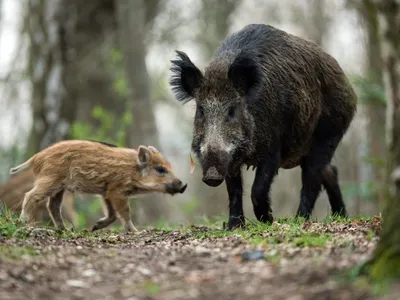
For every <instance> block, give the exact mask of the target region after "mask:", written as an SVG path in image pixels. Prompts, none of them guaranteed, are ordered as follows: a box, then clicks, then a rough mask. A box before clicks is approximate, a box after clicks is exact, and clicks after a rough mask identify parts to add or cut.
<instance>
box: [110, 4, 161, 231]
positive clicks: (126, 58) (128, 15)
mask: <svg viewBox="0 0 400 300" xmlns="http://www.w3.org/2000/svg"><path fill="white" fill-rule="evenodd" d="M157 4H158V1H149V2H147V1H146V3H145V1H143V0H135V1H131V0H119V1H117V2H116V5H117V8H116V13H117V22H118V35H119V42H120V43H119V44H120V47H121V52H122V57H123V62H124V63H123V64H124V71H125V78H126V81H127V86H128V99H129V103H130V111H131V114H132V122H133V124H132V126H130V128H129V130H128V136H127V145H128V146H129V147H134V148H137V147H138V146H139V145H146V146H148V145H153V146H155V147H156V148H158V149H159V150H160V151H162V149H161V146H160V142H159V138H158V131H157V127H156V123H155V116H154V112H153V107H152V102H151V99H150V91H149V75H148V71H147V66H146V61H145V59H146V45H145V41H144V40H145V36H146V32H145V29H146V28H145V25H146V21H147V20H146V19H147V18H153V17H154V15H155V12H156V9H155V8H154V7H153V5H157ZM147 5H150V7H149V8H148V9H150V8H151V12H150V11H149V10H146V6H147ZM163 197H165V196H162V195H160V194H152V195H151V196H142V197H140V200H139V201H138V202H137V203H136V208H137V209H135V210H134V211H135V212H137V211H140V210H142V211H143V213H142V215H144V216H143V217H142V216H140V214H139V216H137V219H136V220H135V221H136V222H137V223H142V222H144V219H145V220H146V221H147V222H152V221H156V220H158V219H159V218H160V217H167V213H168V210H167V209H168V206H167V203H166V201H165V200H164V199H162V198H163Z"/></svg>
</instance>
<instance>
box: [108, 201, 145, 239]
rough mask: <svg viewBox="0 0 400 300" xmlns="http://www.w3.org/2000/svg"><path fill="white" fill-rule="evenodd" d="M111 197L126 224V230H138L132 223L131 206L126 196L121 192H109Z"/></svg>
mask: <svg viewBox="0 0 400 300" xmlns="http://www.w3.org/2000/svg"><path fill="white" fill-rule="evenodd" d="M109 199H110V201H111V203H112V205H113V207H114V209H115V211H116V212H117V215H118V217H119V219H120V221H121V223H122V224H123V225H124V230H125V231H126V232H137V231H138V230H137V229H136V228H135V226H134V225H133V223H132V220H131V208H130V206H129V202H128V199H127V197H126V196H124V195H121V194H119V193H118V194H109Z"/></svg>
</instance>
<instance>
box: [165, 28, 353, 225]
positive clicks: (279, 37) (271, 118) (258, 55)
mask: <svg viewBox="0 0 400 300" xmlns="http://www.w3.org/2000/svg"><path fill="white" fill-rule="evenodd" d="M177 54H178V59H177V60H172V61H171V63H172V67H171V71H172V77H171V80H170V85H171V88H172V90H173V92H174V94H175V96H176V98H177V100H178V101H180V102H183V103H186V102H188V101H190V100H191V99H195V101H196V114H195V118H194V131H193V140H192V145H191V147H192V151H193V152H194V153H195V155H196V156H197V158H198V159H199V161H200V164H201V166H202V169H203V181H204V182H205V183H206V184H207V185H209V186H218V185H220V184H221V183H222V182H223V181H224V180H225V182H226V185H227V191H228V194H229V223H228V228H230V229H233V228H235V227H237V226H242V225H244V216H243V209H242V193H243V187H242V178H241V167H242V166H243V165H247V166H248V167H250V166H253V167H256V168H257V170H256V176H255V179H254V183H253V186H252V190H251V199H252V202H253V207H254V213H255V215H256V217H257V219H258V220H260V221H264V222H271V221H272V220H273V217H272V210H271V205H270V197H269V193H270V187H271V184H272V182H273V180H274V178H275V176H276V174H277V173H278V170H279V168H285V169H290V168H294V167H296V166H300V167H301V168H302V184H303V186H302V190H301V197H300V205H299V209H298V211H297V216H304V217H306V218H309V217H310V215H311V213H312V210H313V207H314V204H315V201H316V199H317V197H318V195H319V193H320V191H321V189H322V187H324V188H325V189H326V190H327V193H328V196H329V201H330V204H331V208H332V212H333V213H337V214H340V215H346V208H345V204H344V203H343V199H342V194H341V191H340V187H339V184H338V172H337V168H336V167H335V166H333V165H332V164H331V160H332V157H333V155H334V153H335V151H336V148H337V146H338V144H339V143H340V141H341V139H342V137H343V135H344V134H345V133H346V131H347V129H348V127H349V126H350V123H351V121H352V119H353V117H354V114H355V111H356V105H357V103H356V102H357V99H356V95H355V93H354V91H353V89H352V87H351V85H350V83H349V81H348V79H347V77H346V76H345V74H344V72H343V70H342V69H341V68H340V66H339V64H338V63H337V61H336V60H335V59H334V58H333V57H332V56H330V55H329V54H327V53H326V52H324V51H323V50H322V49H321V48H320V47H318V46H317V45H316V44H314V43H313V42H311V41H306V40H304V39H301V38H299V37H296V36H294V35H291V34H288V33H286V32H284V31H282V30H279V29H277V28H274V27H272V26H268V25H263V24H251V25H248V26H246V27H244V28H243V29H242V30H240V31H238V32H236V33H234V34H232V35H230V36H228V37H227V38H226V39H225V40H224V41H222V43H221V46H220V48H219V49H218V50H217V52H216V54H215V56H214V57H213V60H212V62H211V63H210V64H209V65H208V67H207V68H206V69H205V71H204V73H202V72H201V71H200V70H199V69H198V68H197V67H196V66H195V65H194V64H193V62H192V61H191V60H190V59H189V57H188V56H187V55H186V54H185V53H183V52H181V51H177Z"/></svg>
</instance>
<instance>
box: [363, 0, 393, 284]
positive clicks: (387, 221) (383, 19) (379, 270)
mask: <svg viewBox="0 0 400 300" xmlns="http://www.w3.org/2000/svg"><path fill="white" fill-rule="evenodd" d="M375 4H376V7H377V8H378V14H379V27H380V37H381V49H382V56H383V64H384V68H383V73H384V86H385V90H386V95H387V114H386V118H387V119H386V124H387V126H386V133H387V135H386V138H387V146H388V149H387V150H388V162H387V171H388V179H389V180H388V183H389V184H390V193H389V194H390V195H388V196H387V198H386V203H385V207H384V209H383V212H382V216H383V229H382V233H381V237H380V241H379V243H378V246H377V248H376V250H375V253H374V256H373V259H372V261H371V262H370V264H369V273H370V275H371V277H372V278H374V279H376V280H383V279H393V278H400V39H399V36H400V1H398V0H380V1H378V0H377V1H375Z"/></svg>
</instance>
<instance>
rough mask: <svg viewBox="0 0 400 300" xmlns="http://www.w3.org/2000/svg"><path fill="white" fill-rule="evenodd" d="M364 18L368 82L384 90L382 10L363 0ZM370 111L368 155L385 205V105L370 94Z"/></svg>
mask: <svg viewBox="0 0 400 300" xmlns="http://www.w3.org/2000/svg"><path fill="white" fill-rule="evenodd" d="M356 6H357V10H358V12H359V14H360V15H361V17H362V19H363V21H364V23H365V29H366V33H367V43H366V45H367V61H366V64H367V69H368V71H367V74H366V77H367V80H368V82H370V83H373V84H375V85H376V86H379V87H383V73H382V67H383V65H382V51H381V47H380V43H381V41H380V38H381V37H380V34H379V24H378V10H377V7H376V6H375V4H374V2H373V0H362V1H361V2H359V3H358V4H356ZM366 101H367V104H366V106H367V108H366V112H367V115H368V119H369V122H368V125H367V130H368V151H369V153H368V156H370V157H371V158H372V160H373V163H372V164H371V172H372V180H373V181H374V182H375V186H376V191H377V193H376V196H377V198H378V199H377V200H378V201H377V202H378V204H379V203H382V201H383V198H384V194H383V191H382V187H381V185H380V184H379V183H380V182H382V181H383V180H384V178H385V174H384V170H383V168H382V166H381V165H380V164H379V160H380V159H381V158H383V157H386V147H385V125H384V124H385V104H384V103H382V102H381V101H380V100H379V99H377V98H376V95H374V94H370V95H368V99H366Z"/></svg>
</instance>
